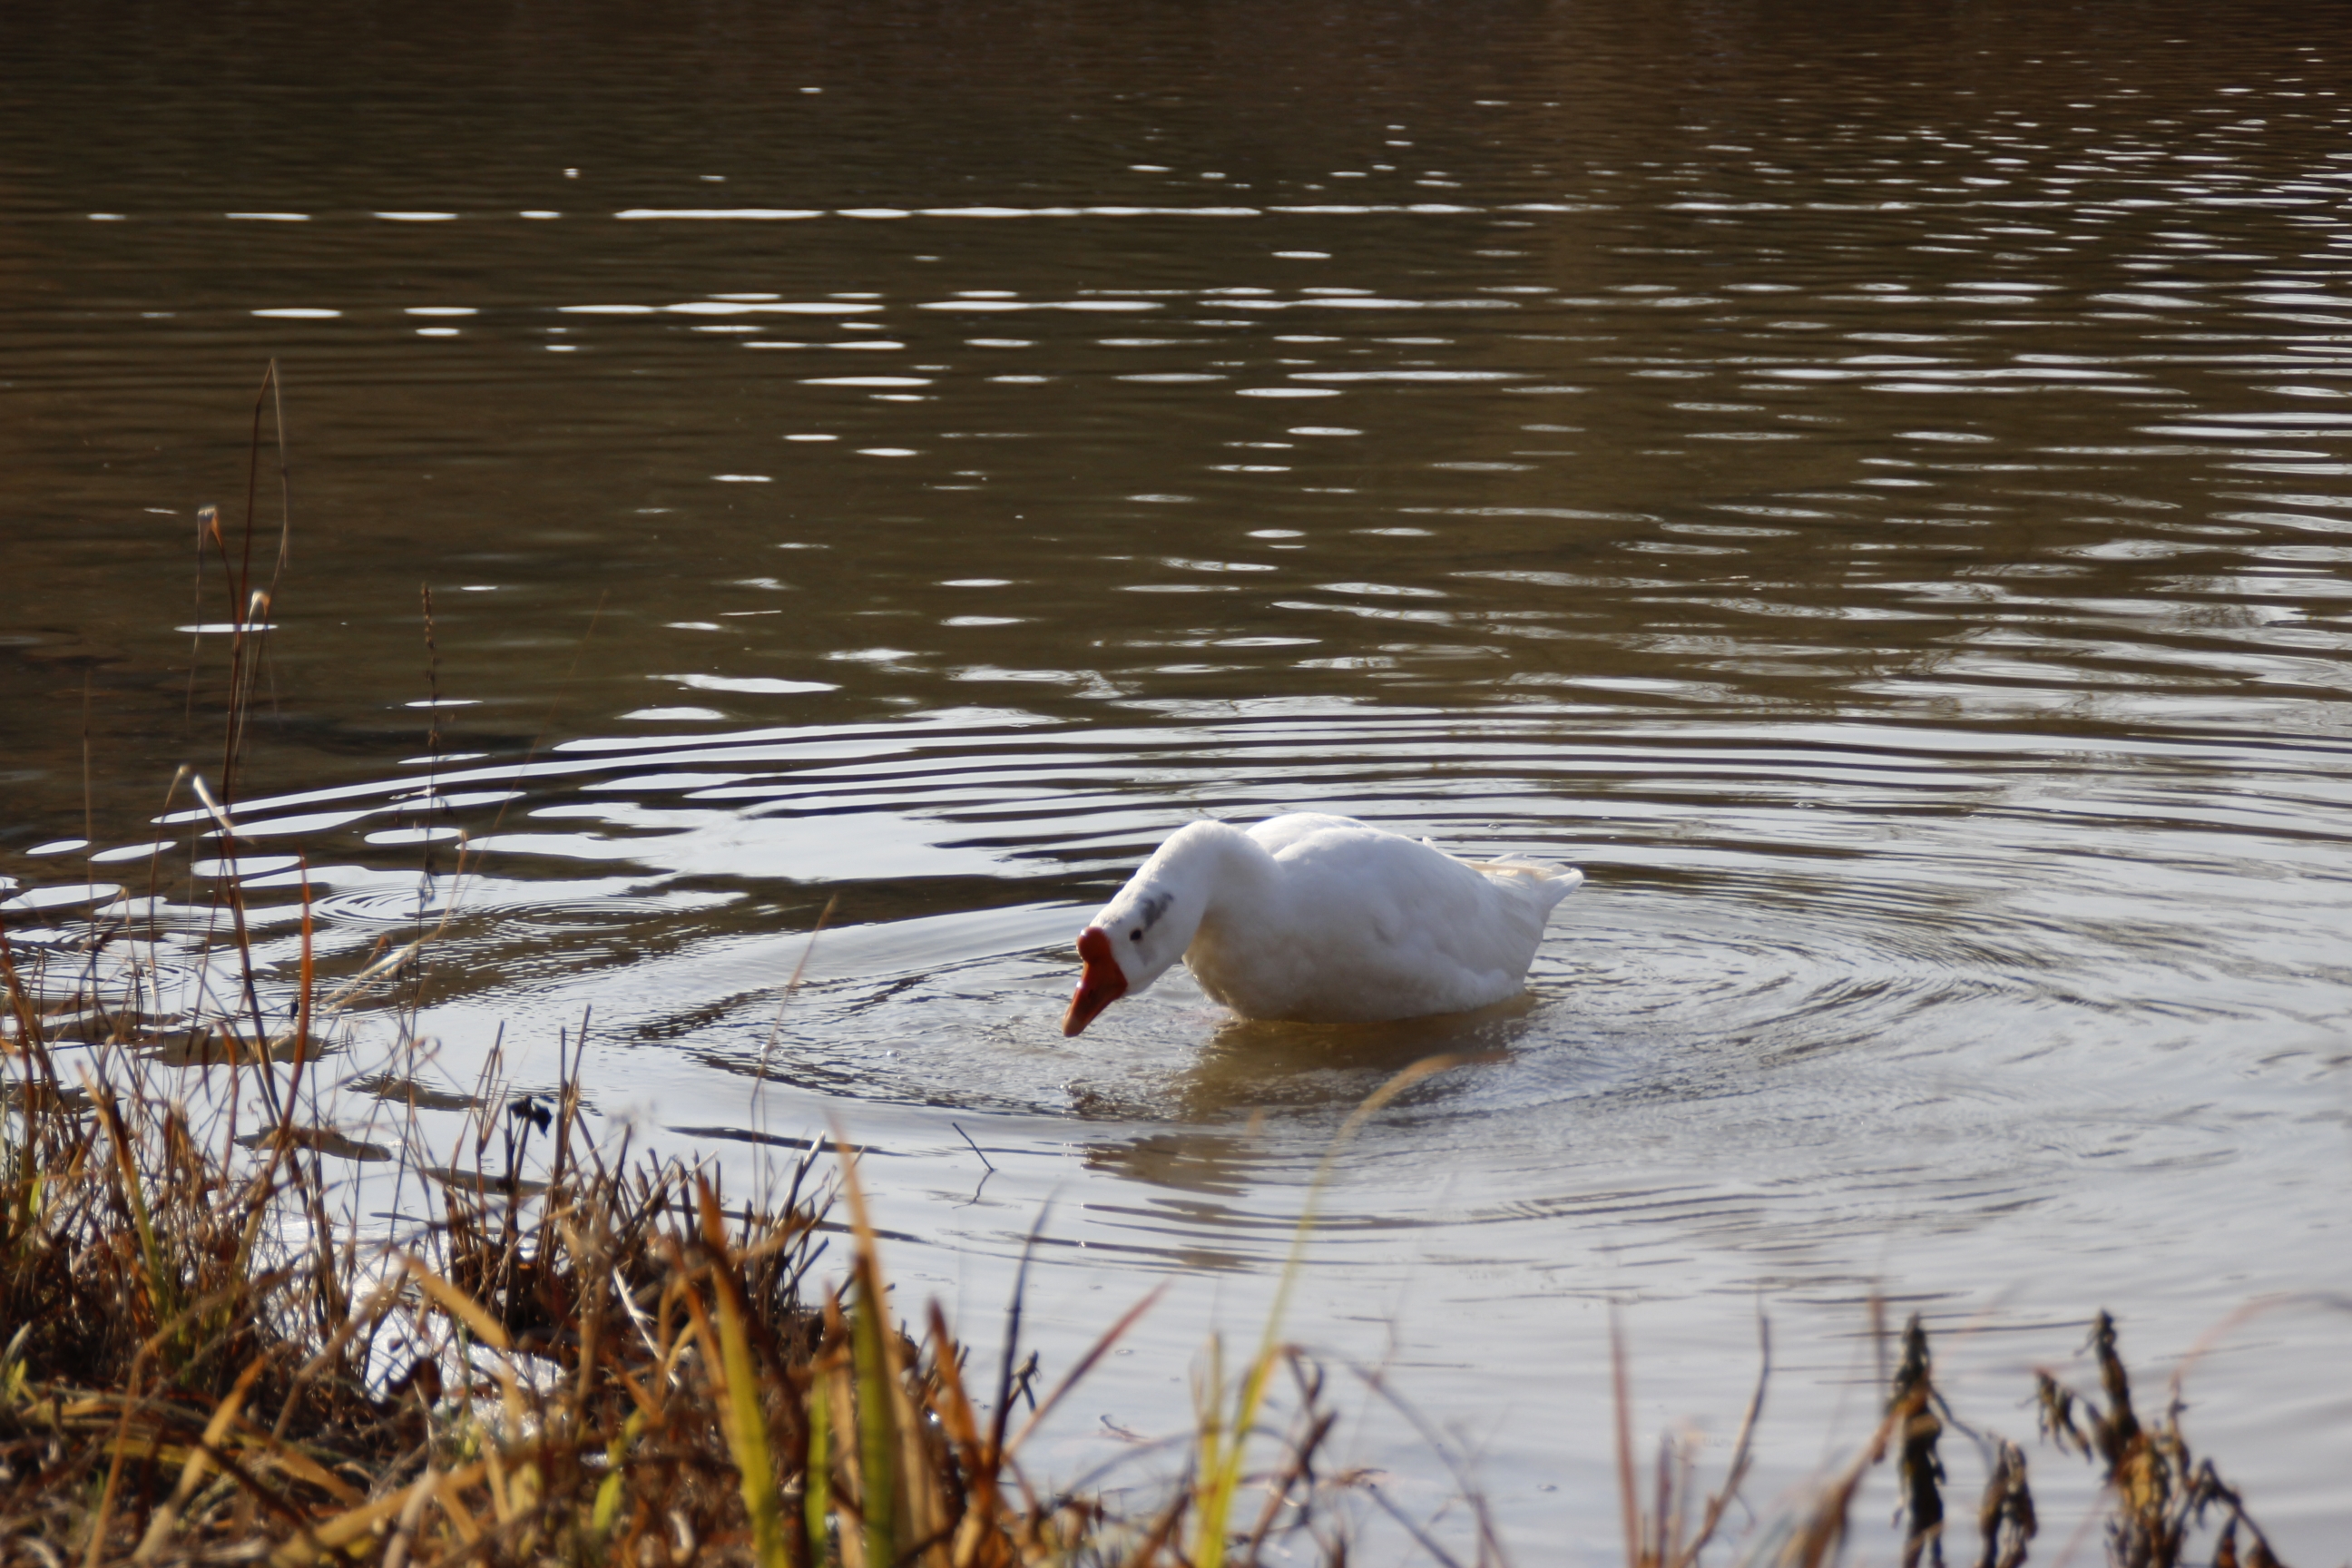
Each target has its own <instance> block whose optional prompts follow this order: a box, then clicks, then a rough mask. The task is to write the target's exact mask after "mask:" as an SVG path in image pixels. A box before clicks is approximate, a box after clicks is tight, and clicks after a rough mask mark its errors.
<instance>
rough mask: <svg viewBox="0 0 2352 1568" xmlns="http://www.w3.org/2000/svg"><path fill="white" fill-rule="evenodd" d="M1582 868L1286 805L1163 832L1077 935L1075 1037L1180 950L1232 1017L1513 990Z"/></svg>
mask: <svg viewBox="0 0 2352 1568" xmlns="http://www.w3.org/2000/svg"><path fill="white" fill-rule="evenodd" d="M1583 880H1584V873H1583V872H1581V871H1579V870H1576V869H1574V868H1568V867H1559V866H1544V865H1538V864H1537V863H1536V862H1534V861H1530V860H1489V861H1485V862H1471V861H1464V860H1457V859H1455V858H1454V857H1453V856H1451V855H1448V854H1446V853H1445V852H1444V850H1441V849H1439V848H1437V847H1435V846H1434V845H1433V844H1431V843H1429V842H1428V841H1427V840H1426V839H1419V838H1406V837H1402V836H1401V835H1398V834H1394V833H1388V832H1384V831H1382V830H1381V829H1380V828H1377V827H1373V826H1368V825H1367V824H1364V823H1361V822H1356V821H1353V820H1350V819H1349V818H1348V817H1344V816H1319V815H1317V814H1314V813H1310V812H1299V813H1295V814H1293V815H1290V816H1276V817H1271V818H1269V819H1267V820H1266V821H1265V822H1261V823H1259V824H1258V825H1257V826H1255V827H1253V828H1251V829H1249V830H1248V831H1247V832H1244V831H1243V830H1242V829H1240V828H1238V827H1233V826H1227V825H1226V824H1224V823H1222V822H1195V823H1193V824H1192V825H1191V826H1187V827H1183V828H1181V829H1179V830H1178V831H1177V832H1176V833H1175V834H1174V835H1173V836H1172V837H1170V838H1169V840H1168V842H1166V843H1165V844H1162V845H1161V846H1160V848H1159V850H1158V852H1157V853H1155V854H1154V855H1153V856H1152V857H1151V858H1150V859H1149V860H1146V861H1145V862H1144V863H1143V868H1142V869H1141V870H1139V871H1138V872H1136V874H1135V876H1134V877H1133V878H1132V879H1130V880H1129V882H1128V884H1127V886H1126V887H1124V888H1121V889H1119V890H1118V897H1117V898H1115V899H1113V900H1111V901H1110V902H1109V903H1108V904H1105V905H1104V906H1103V907H1102V910H1101V912H1100V913H1098V914H1097V915H1096V916H1095V918H1094V920H1093V921H1091V922H1089V923H1088V924H1087V929H1086V930H1085V931H1081V932H1079V933H1078V956H1079V957H1080V958H1082V959H1084V960H1085V961H1086V973H1084V974H1083V975H1081V976H1080V978H1079V980H1078V985H1077V990H1076V992H1075V993H1074V994H1072V995H1071V997H1070V1010H1069V1011H1068V1012H1067V1013H1066V1014H1064V1015H1063V1017H1062V1033H1063V1034H1065V1035H1075V1034H1076V1033H1077V1032H1078V1031H1079V1030H1081V1029H1084V1028H1085V1027H1086V1026H1087V1025H1088V1024H1090V1023H1092V1022H1093V1021H1094V1019H1095V1016H1096V1015H1097V1014H1099V1013H1100V1012H1101V1011H1102V1010H1103V1009H1104V1008H1105V1007H1108V1006H1109V1005H1111V1004H1112V1003H1113V1002H1116V1001H1118V999H1119V998H1120V997H1121V996H1126V995H1129V994H1133V993H1136V992H1139V991H1141V990H1142V989H1143V988H1144V987H1146V986H1148V985H1150V984H1151V983H1152V982H1153V981H1155V980H1157V979H1159V978H1160V976H1161V975H1162V974H1164V973H1167V972H1168V970H1169V968H1170V967H1171V965H1172V964H1174V963H1175V962H1176V961H1177V960H1178V959H1179V958H1181V959H1182V960H1183V961H1184V966H1185V967H1186V968H1187V969H1189V970H1191V971H1192V977H1193V978H1194V979H1196V980H1198V981H1199V982H1200V983H1201V989H1202V990H1203V991H1206V992H1207V993H1208V994H1210V995H1211V996H1213V997H1214V998H1215V999H1216V1000H1217V1001H1219V1002H1222V1003H1223V1004H1224V1005H1226V1006H1228V1007H1231V1008H1232V1009H1233V1010H1234V1012H1236V1013H1238V1014H1240V1015H1241V1016H1243V1017H1244V1018H1284V1019H1291V1020H1296V1021H1298V1022H1302V1023H1334V1024H1336V1023H1372V1022H1377V1021H1379V1020H1382V1019H1388V1018H1417V1017H1421V1016H1425V1015H1428V1014H1433V1013H1461V1012H1467V1011H1469V1010H1470V1009H1471V1008H1474V1007H1484V1006H1487V1005H1491V1004H1493V1003H1496V1002H1500V1001H1503V1000H1504V999H1505V998H1507V997H1509V996H1513V995H1516V994H1518V992H1519V991H1520V990H1521V989H1522V988H1523V987H1524V986H1525V985H1526V984H1527V977H1528V964H1530V963H1533V962H1534V961H1535V955H1536V944H1537V943H1538V942H1541V941H1542V940H1543V928H1544V921H1545V919H1546V918H1547V917H1548V916H1549V915H1550V913H1551V910H1552V906H1553V905H1555V904H1557V903H1559V901H1560V900H1562V899H1564V898H1566V897H1567V896H1568V895H1569V894H1570V893H1572V892H1574V891H1575V890H1576V889H1577V887H1578V886H1579V885H1580V883H1582V882H1583Z"/></svg>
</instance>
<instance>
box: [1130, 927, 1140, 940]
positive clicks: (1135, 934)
mask: <svg viewBox="0 0 2352 1568" xmlns="http://www.w3.org/2000/svg"><path fill="white" fill-rule="evenodd" d="M1127 940H1128V941H1129V942H1141V941H1142V940H1143V928H1142V927H1141V926H1138V927H1136V928H1135V929H1134V930H1133V931H1129V932H1128V933H1127Z"/></svg>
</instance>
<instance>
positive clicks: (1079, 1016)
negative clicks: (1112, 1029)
mask: <svg viewBox="0 0 2352 1568" xmlns="http://www.w3.org/2000/svg"><path fill="white" fill-rule="evenodd" d="M1078 956H1079V957H1080V958H1083V959H1085V960H1086V961H1087V969H1086V973H1083V974H1081V975H1079V976H1078V988H1077V989H1076V991H1073V992H1071V993H1070V1010H1069V1011H1068V1012H1066V1013H1065V1014H1063V1015H1062V1033H1063V1034H1064V1035H1075V1034H1076V1033H1078V1031H1080V1030H1081V1029H1084V1028H1085V1027H1086V1026H1087V1025H1088V1024H1091V1023H1093V1022H1094V1021H1095V1015H1096V1014H1097V1013H1099V1012H1101V1011H1102V1010H1103V1009H1104V1008H1106V1007H1108V1006H1109V1005H1111V1004H1112V1003H1114V1002H1116V1001H1118V999H1119V998H1120V997H1122V996H1124V995H1126V994H1127V975H1126V974H1125V973H1122V972H1121V971H1120V969H1119V967H1118V959H1117V958H1115V957H1113V956H1112V954H1111V950H1110V933H1109V932H1108V931H1105V930H1103V929H1102V927H1100V926H1088V927H1087V929H1086V930H1084V931H1080V932H1079V933H1078Z"/></svg>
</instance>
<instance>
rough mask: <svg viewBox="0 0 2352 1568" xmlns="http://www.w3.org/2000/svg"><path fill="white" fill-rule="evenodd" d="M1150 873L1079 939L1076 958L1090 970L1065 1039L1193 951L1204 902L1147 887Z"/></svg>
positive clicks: (1073, 997)
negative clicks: (1190, 949) (1194, 934)
mask: <svg viewBox="0 0 2352 1568" xmlns="http://www.w3.org/2000/svg"><path fill="white" fill-rule="evenodd" d="M1151 869H1152V867H1150V866H1146V867H1145V868H1144V870H1143V871H1142V872H1139V873H1138V874H1137V876H1136V879H1135V880H1134V881H1132V882H1129V884H1128V885H1127V886H1126V887H1124V888H1122V889H1119V893H1118V897H1117V898H1115V899H1113V900H1111V901H1110V902H1109V903H1108V904H1106V905H1104V906H1103V909H1102V911H1101V912H1100V913H1099V914H1097V915H1096V916H1095V918H1094V920H1093V921H1091V922H1089V923H1088V925H1087V929H1086V930H1084V931H1080V932H1079V933H1078V957H1079V958H1081V959H1082V960H1084V961H1085V963H1086V970H1085V973H1082V974H1080V975H1079V976H1078V984H1077V989H1076V991H1074V992H1072V993H1071V994H1070V1007H1069V1011H1068V1012H1066V1013H1065V1014H1063V1015H1062V1033H1063V1034H1064V1035H1075V1034H1077V1033H1078V1032H1079V1031H1080V1030H1082V1029H1084V1028H1085V1027H1086V1026H1087V1025H1088V1024H1091V1023H1093V1022H1094V1021H1095V1017H1096V1016H1097V1015H1098V1014H1099V1013H1101V1012H1102V1010H1103V1009H1104V1008H1106V1007H1108V1006H1109V1005H1111V1004H1112V1003H1114V1002H1116V1001H1118V999H1119V998H1120V997H1122V996H1125V995H1128V994H1130V993H1133V992H1138V991H1141V990H1142V989H1144V988H1145V987H1146V986H1148V985H1150V984H1151V983H1152V982H1153V981H1155V980H1157V979H1159V978H1160V976H1161V975H1163V974H1165V973H1168V971H1169V970H1170V969H1171V968H1173V967H1174V966H1175V963H1176V961H1177V960H1178V959H1181V958H1182V957H1183V956H1184V950H1185V949H1186V948H1187V947H1190V946H1191V945H1192V936H1193V933H1194V932H1195V931H1198V930H1199V929H1200V926H1201V910H1202V900H1197V899H1187V898H1186V897H1184V896H1183V894H1182V893H1181V892H1180V891H1179V890H1178V889H1176V888H1174V887H1172V886H1169V885H1165V884H1163V883H1160V882H1159V881H1157V880H1153V881H1147V880H1146V875H1145V874H1146V873H1148V872H1150V870H1151Z"/></svg>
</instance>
